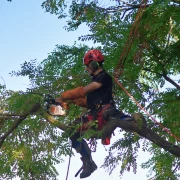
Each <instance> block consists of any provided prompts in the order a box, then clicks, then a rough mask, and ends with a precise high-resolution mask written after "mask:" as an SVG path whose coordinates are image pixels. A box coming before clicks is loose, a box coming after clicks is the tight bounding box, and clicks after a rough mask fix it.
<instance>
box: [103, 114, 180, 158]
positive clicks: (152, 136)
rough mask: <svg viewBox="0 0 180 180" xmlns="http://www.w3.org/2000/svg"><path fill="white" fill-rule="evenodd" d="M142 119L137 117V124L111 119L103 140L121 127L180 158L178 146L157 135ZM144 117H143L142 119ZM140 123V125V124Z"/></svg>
mask: <svg viewBox="0 0 180 180" xmlns="http://www.w3.org/2000/svg"><path fill="white" fill-rule="evenodd" d="M138 117H140V116H139V115H137V117H135V119H136V122H125V121H120V120H118V119H115V118H111V119H110V121H109V122H108V124H107V125H106V127H105V128H104V130H103V136H102V138H105V137H109V136H110V135H111V134H112V133H113V131H114V130H115V129H116V128H117V127H119V128H122V129H123V130H126V131H134V132H137V133H138V134H139V135H140V136H142V137H145V138H146V139H148V140H150V141H151V142H153V143H155V144H156V145H158V146H159V147H161V148H163V149H164V150H165V151H168V152H170V153H171V154H173V155H175V156H177V157H180V147H179V146H176V145H174V144H172V143H170V142H168V141H166V140H165V139H163V138H162V137H160V136H159V135H157V134H156V133H155V132H153V131H152V130H151V129H149V128H148V127H147V126H146V125H145V123H144V122H143V121H139V120H140V119H139V118H138ZM142 118H143V117H142V116H141V119H142ZM139 122H140V123H139Z"/></svg>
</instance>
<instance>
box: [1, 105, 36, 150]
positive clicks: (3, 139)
mask: <svg viewBox="0 0 180 180" xmlns="http://www.w3.org/2000/svg"><path fill="white" fill-rule="evenodd" d="M39 109H40V104H35V105H34V106H33V107H32V108H31V109H30V110H29V112H26V113H24V114H22V115H21V116H20V117H19V119H17V120H16V121H15V122H14V124H13V125H12V127H11V128H10V129H9V130H8V131H7V132H6V133H4V135H3V136H1V137H0V148H1V147H2V145H3V142H4V141H5V139H6V138H7V137H8V136H9V135H10V134H11V133H12V132H13V131H14V130H15V129H17V127H18V126H19V125H20V124H21V123H22V121H23V120H25V119H26V118H27V116H28V115H30V114H32V113H35V112H37V111H39ZM9 119H10V117H9Z"/></svg>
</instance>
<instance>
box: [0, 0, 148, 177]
mask: <svg viewBox="0 0 180 180" xmlns="http://www.w3.org/2000/svg"><path fill="white" fill-rule="evenodd" d="M41 3H42V1H41V0H29V1H28V0H12V2H7V0H1V6H0V24H1V28H0V63H1V66H0V84H4V83H5V84H6V87H7V89H12V90H25V89H26V88H27V87H28V80H27V78H22V77H19V78H16V77H11V76H10V75H9V73H10V72H11V71H18V70H20V64H22V63H23V62H24V61H29V60H32V59H37V60H38V62H41V61H42V60H44V59H45V58H46V57H47V56H48V53H50V52H52V51H53V50H54V48H55V45H56V44H59V45H62V44H65V45H70V46H71V45H73V44H74V41H77V40H78V36H80V35H83V34H87V33H88V29H87V27H85V26H82V27H81V28H80V29H79V30H78V31H75V32H66V31H65V30H64V29H63V27H64V25H65V21H63V20H59V19H58V18H57V16H55V15H51V14H49V13H45V12H44V9H42V8H41ZM87 44H88V42H87ZM116 134H117V133H116ZM113 139H114V140H115V137H113ZM106 154H107V151H106V150H105V148H104V147H103V146H102V145H101V143H100V142H99V145H98V151H97V152H96V153H93V157H94V159H95V161H96V163H97V165H98V167H99V168H98V170H97V171H95V172H94V173H93V174H92V176H91V177H89V178H87V179H88V180H94V179H103V180H109V179H111V180H119V179H120V178H119V175H118V173H119V168H117V169H116V170H115V172H114V173H113V174H112V175H111V176H109V175H108V173H107V172H105V170H104V169H102V168H100V166H101V165H102V163H103V158H104V157H105V155H106ZM146 156H147V157H148V154H147V153H143V152H142V153H141V155H140V156H139V158H138V163H139V162H144V161H145V160H146V159H147V157H146ZM79 158H80V156H79V154H78V155H76V156H75V157H73V158H72V160H71V167H70V172H69V179H68V180H73V179H74V174H75V173H76V171H77V170H78V169H79V168H80V166H81V162H80V160H79ZM57 167H58V169H59V173H60V178H59V179H60V180H62V179H65V177H66V171H67V167H68V158H66V159H65V163H63V164H60V165H57ZM145 174H146V171H145V170H142V169H141V168H140V167H138V172H137V174H136V175H134V174H133V173H132V171H130V172H129V173H125V176H124V177H123V178H122V179H123V180H129V179H132V178H134V179H138V180H147V178H146V176H145ZM76 179H77V180H78V179H79V178H76Z"/></svg>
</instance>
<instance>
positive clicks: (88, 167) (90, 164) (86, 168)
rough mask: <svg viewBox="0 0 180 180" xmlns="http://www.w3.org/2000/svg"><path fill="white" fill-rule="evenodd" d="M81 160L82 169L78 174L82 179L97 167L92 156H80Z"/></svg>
mask: <svg viewBox="0 0 180 180" xmlns="http://www.w3.org/2000/svg"><path fill="white" fill-rule="evenodd" d="M81 160H82V162H83V166H82V169H83V171H82V173H81V174H80V178H81V179H82V178H86V177H88V176H90V175H91V173H93V172H94V171H95V170H96V169H97V166H96V164H95V162H94V161H93V160H92V158H89V159H87V158H84V157H81Z"/></svg>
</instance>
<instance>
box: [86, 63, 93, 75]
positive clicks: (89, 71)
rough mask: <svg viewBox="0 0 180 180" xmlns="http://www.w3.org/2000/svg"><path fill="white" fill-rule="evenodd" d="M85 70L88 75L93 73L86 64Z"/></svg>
mask: <svg viewBox="0 0 180 180" xmlns="http://www.w3.org/2000/svg"><path fill="white" fill-rule="evenodd" d="M85 70H86V71H87V72H88V74H89V75H90V76H92V75H93V71H92V69H91V68H90V67H89V66H88V65H86V66H85Z"/></svg>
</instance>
